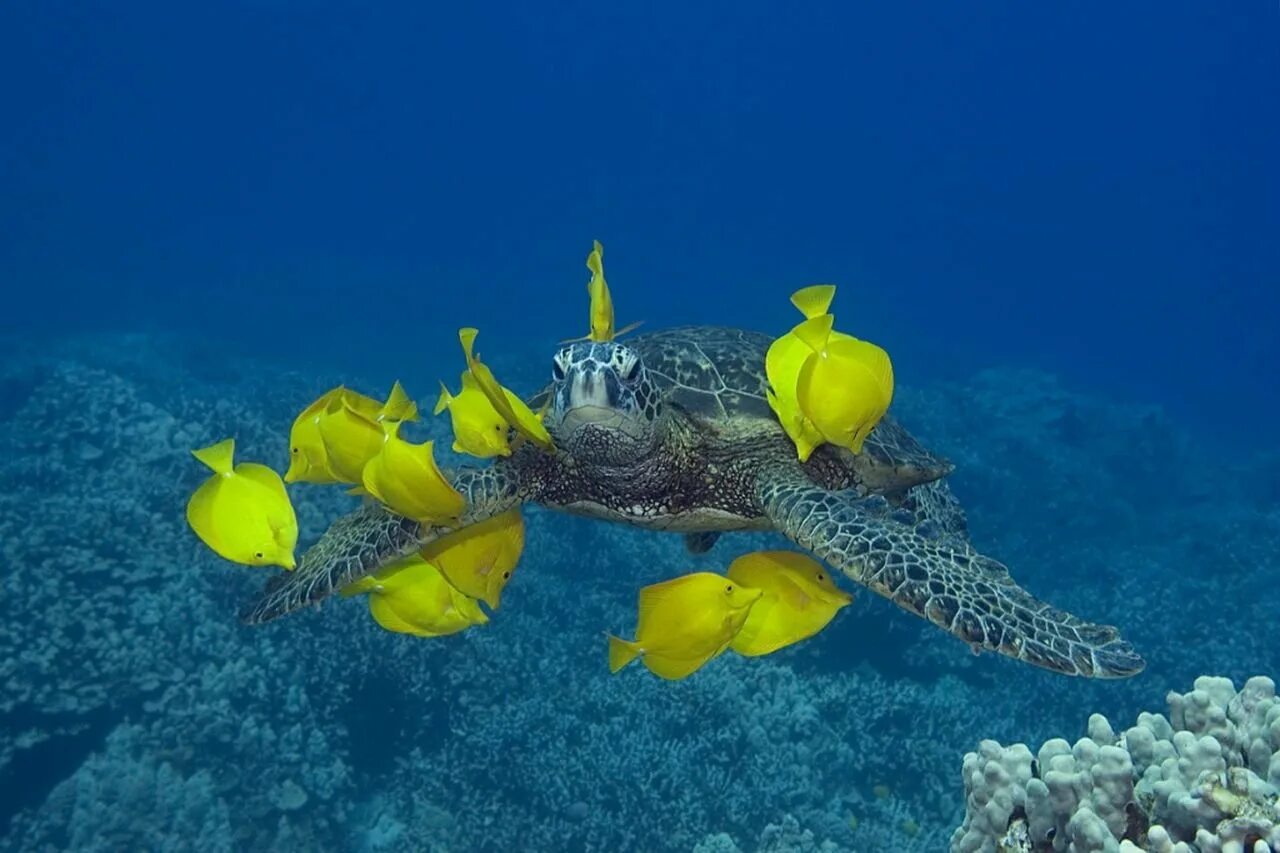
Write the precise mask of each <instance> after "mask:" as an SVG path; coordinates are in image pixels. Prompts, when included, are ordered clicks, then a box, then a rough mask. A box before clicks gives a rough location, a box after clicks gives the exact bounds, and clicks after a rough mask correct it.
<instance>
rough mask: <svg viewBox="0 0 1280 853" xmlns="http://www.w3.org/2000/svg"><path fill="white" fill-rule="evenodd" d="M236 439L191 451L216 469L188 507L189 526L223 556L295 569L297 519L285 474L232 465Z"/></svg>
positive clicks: (252, 465)
mask: <svg viewBox="0 0 1280 853" xmlns="http://www.w3.org/2000/svg"><path fill="white" fill-rule="evenodd" d="M235 448H236V444H235V440H234V439H230V438H228V439H226V440H225V441H220V442H218V443H217V444H214V445H211V446H209V447H205V448H203V449H201V450H195V451H192V453H193V455H194V456H195V457H196V458H197V459H199V460H200V461H201V462H203V463H204V464H205V465H207V466H208V467H209V468H210V469H212V470H213V472H214V473H213V476H212V477H210V478H209V479H208V480H205V481H204V483H202V484H201V485H200V488H198V489H196V491H195V493H194V494H192V496H191V500H189V501H188V502H187V523H188V524H190V525H191V529H192V530H194V531H195V533H196V535H197V536H199V537H200V539H201V541H203V542H204V543H205V544H206V545H208V546H209V547H210V548H212V549H213V551H214V552H215V553H217V554H218V555H219V556H221V557H223V558H225V559H228V560H230V561H232V562H233V563H243V564H245V565H249V566H282V567H284V568H286V569H292V568H293V567H294V566H295V565H296V564H295V562H294V559H293V549H294V547H295V546H296V545H297V544H298V519H297V517H296V516H295V515H294V513H293V504H291V503H290V502H289V494H288V492H286V491H285V488H284V483H283V482H282V481H281V480H280V475H279V474H277V473H276V472H275V471H272V470H271V469H270V468H268V467H266V466H265V465H258V464H256V463H254V462H241V463H240V464H239V465H233V463H234V456H235Z"/></svg>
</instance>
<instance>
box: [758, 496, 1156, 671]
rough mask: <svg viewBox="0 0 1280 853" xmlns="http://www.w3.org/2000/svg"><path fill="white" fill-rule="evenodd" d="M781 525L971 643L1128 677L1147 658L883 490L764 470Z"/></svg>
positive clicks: (1057, 665) (1054, 665)
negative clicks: (876, 492)
mask: <svg viewBox="0 0 1280 853" xmlns="http://www.w3.org/2000/svg"><path fill="white" fill-rule="evenodd" d="M759 497H760V502H761V505H762V507H763V509H764V512H765V513H766V514H767V515H768V516H769V518H770V520H771V521H772V522H773V524H774V526H775V527H776V528H777V530H778V531H779V532H780V533H782V534H783V535H785V536H787V537H789V538H790V539H791V540H792V541H794V542H796V543H797V544H798V545H800V546H802V547H804V548H807V549H808V550H810V551H812V552H813V553H814V554H816V555H817V556H818V557H820V558H822V559H823V560H826V561H827V562H828V563H829V564H831V566H832V567H833V568H837V569H839V570H840V571H842V572H844V573H845V574H846V575H848V576H849V577H850V578H852V579H853V580H855V581H857V582H858V583H860V584H863V585H864V586H866V587H867V588H869V589H870V590H872V591H873V592H876V593H879V594H880V595H883V596H884V597H885V598H888V599H889V600H890V601H892V602H893V603H895V604H897V605H898V606H899V607H902V608H904V609H906V610H909V611H911V612H912V613H915V614H916V615H918V616H923V617H924V618H926V619H928V620H929V621H930V622H933V623H934V624H935V625H938V626H939V627H941V628H943V629H944V630H946V631H949V632H950V633H952V634H954V635H955V636H957V637H959V638H960V639H962V640H964V641H965V642H967V643H969V644H970V645H971V646H972V647H973V648H974V649H975V650H981V649H987V650H989V651H994V652H999V653H1000V654H1003V655H1008V656H1009V657H1012V658H1017V659H1018V660H1022V661H1026V662H1027V663H1030V664H1033V665H1035V666H1039V667H1043V668H1045V669H1051V670H1054V671H1055V672H1061V673H1064V674H1066V675H1082V676H1088V677H1092V678H1126V677H1128V676H1131V675H1136V674H1137V673H1139V672H1141V671H1142V669H1143V667H1144V666H1146V664H1145V662H1144V661H1143V660H1142V658H1141V657H1139V656H1138V654H1137V653H1136V652H1134V650H1133V647H1132V646H1131V645H1129V643H1127V642H1125V641H1124V640H1122V639H1121V638H1120V633H1119V631H1117V630H1116V629H1115V628H1113V627H1111V626H1110V625H1095V624H1093V623H1090V622H1086V621H1084V620H1083V619H1080V618H1078V617H1076V616H1072V615H1071V614H1069V613H1066V612H1065V611H1062V610H1059V609H1057V608H1055V607H1053V606H1051V605H1049V604H1046V603H1045V602H1043V601H1040V600H1039V599H1037V598H1035V597H1034V596H1033V595H1031V594H1030V593H1029V592H1027V591H1026V590H1024V589H1022V588H1021V587H1020V586H1018V585H1017V584H1016V583H1015V582H1014V580H1013V578H1011V577H1010V576H1009V572H1008V570H1007V569H1006V568H1005V567H1004V565H1003V564H1001V563H999V562H997V561H996V560H993V559H991V558H989V557H984V556H982V555H981V554H979V553H978V552H977V551H975V550H973V548H972V547H970V546H968V545H965V544H962V543H961V542H959V541H957V540H956V539H954V538H951V537H943V538H940V539H926V538H924V537H922V536H921V535H920V534H919V533H917V532H916V530H915V529H913V528H912V527H911V526H909V525H908V524H904V523H902V522H899V521H895V520H894V519H893V517H892V516H893V512H894V510H893V507H892V506H891V505H890V504H889V503H888V502H887V501H885V500H884V499H883V498H859V497H857V496H856V495H855V494H853V493H852V492H829V491H825V490H823V489H820V488H818V487H816V486H814V485H813V484H812V483H810V482H808V480H807V479H805V478H804V477H803V475H799V474H798V473H796V474H791V475H788V474H786V473H785V472H784V473H783V474H781V475H780V476H778V477H776V478H770V477H768V476H766V477H764V478H763V479H762V481H761V485H760V487H759Z"/></svg>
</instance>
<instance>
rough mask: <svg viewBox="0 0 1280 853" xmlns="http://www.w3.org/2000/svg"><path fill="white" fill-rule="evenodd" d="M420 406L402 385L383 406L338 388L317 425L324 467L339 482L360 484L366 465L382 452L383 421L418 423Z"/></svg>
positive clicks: (395, 385) (392, 392) (370, 399)
mask: <svg viewBox="0 0 1280 853" xmlns="http://www.w3.org/2000/svg"><path fill="white" fill-rule="evenodd" d="M417 417H418V407H417V406H416V405H415V404H414V402H413V401H412V400H410V399H409V397H408V395H407V394H405V392H404V388H403V387H402V386H401V385H400V383H399V382H396V383H395V384H394V385H393V386H391V393H390V394H388V395H387V400H386V402H384V403H379V402H378V401H377V400H375V399H373V398H372V397H366V396H365V395H363V394H359V393H357V392H355V391H352V390H350V389H348V388H339V389H337V393H336V394H334V395H333V396H332V398H331V399H330V400H329V403H328V405H327V406H326V407H325V409H324V411H323V412H322V413H321V414H320V417H319V421H318V423H317V424H316V428H317V431H318V432H319V434H320V441H321V445H322V446H323V448H324V459H325V465H326V466H327V468H328V470H329V471H330V473H331V474H332V475H333V477H334V478H335V482H340V483H360V482H361V481H362V480H363V472H364V466H365V465H366V464H367V463H368V462H369V460H370V459H372V458H373V457H374V456H376V455H377V453H378V451H380V450H381V449H382V445H383V439H384V437H385V432H384V430H383V428H382V423H383V422H390V423H400V422H402V421H412V420H417Z"/></svg>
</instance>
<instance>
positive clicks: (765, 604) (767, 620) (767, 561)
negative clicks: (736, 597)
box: [727, 551, 853, 657]
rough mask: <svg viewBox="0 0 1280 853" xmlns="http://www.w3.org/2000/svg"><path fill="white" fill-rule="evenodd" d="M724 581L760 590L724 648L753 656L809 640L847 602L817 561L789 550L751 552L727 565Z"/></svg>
mask: <svg viewBox="0 0 1280 853" xmlns="http://www.w3.org/2000/svg"><path fill="white" fill-rule="evenodd" d="M727 574H728V576H729V579H730V580H733V581H736V582H737V583H739V584H742V585H743V586H749V587H755V588H756V589H759V590H761V592H762V595H761V596H760V600H759V601H757V602H756V603H755V605H753V606H752V608H751V613H750V614H749V615H748V616H747V621H746V622H744V623H743V625H742V630H741V631H739V632H738V633H737V634H736V635H735V636H734V638H733V641H732V642H731V643H730V644H729V647H730V648H731V649H733V650H734V651H735V652H737V653H738V654H740V655H746V656H748V657H754V656H756V655H767V654H769V653H770V652H776V651H777V650H778V649H781V648H783V647H784V646H789V645H791V644H792V643H797V642H799V641H800V640H803V639H806V638H808V637H812V636H813V635H814V634H816V633H818V632H819V631H821V630H822V629H823V628H825V627H826V626H827V623H829V622H830V621H831V620H832V619H833V618H834V617H835V615H836V612H837V611H839V610H840V608H842V607H845V606H847V605H848V604H849V603H850V602H851V601H853V596H851V595H849V594H848V593H847V592H844V591H843V590H841V589H840V588H839V587H837V586H836V585H835V583H834V582H833V581H832V580H831V576H830V575H829V574H828V573H827V570H826V569H825V568H823V566H822V564H821V563H819V562H818V561H816V560H814V559H812V558H810V557H807V556H805V555H804V554H798V553H796V552H795V551H757V552H755V553H751V554H744V555H743V556H741V557H739V558H738V559H736V560H734V561H733V562H732V563H731V564H730V565H729V571H728V572H727Z"/></svg>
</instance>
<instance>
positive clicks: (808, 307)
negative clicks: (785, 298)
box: [791, 284, 836, 320]
mask: <svg viewBox="0 0 1280 853" xmlns="http://www.w3.org/2000/svg"><path fill="white" fill-rule="evenodd" d="M835 296H836V286H835V285H834V284H814V285H810V286H809V287H802V288H800V289H799V290H797V291H796V292H795V293H793V294H791V304H792V305H794V306H796V308H798V309H800V313H801V314H803V315H804V316H805V317H806V318H807V319H809V320H812V319H813V318H814V317H821V316H822V315H823V314H825V313H827V310H828V309H829V308H830V307H831V300H833V299H835Z"/></svg>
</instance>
